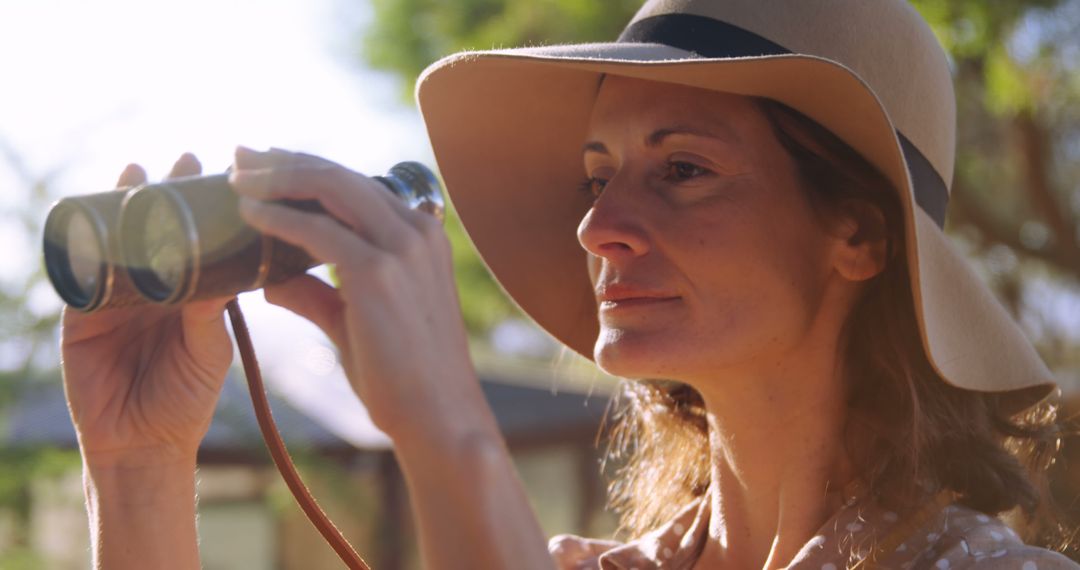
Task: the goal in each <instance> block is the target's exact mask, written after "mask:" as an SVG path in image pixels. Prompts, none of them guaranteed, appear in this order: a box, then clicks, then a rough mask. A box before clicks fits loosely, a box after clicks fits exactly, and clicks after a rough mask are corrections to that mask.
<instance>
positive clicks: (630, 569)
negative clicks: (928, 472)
mask: <svg viewBox="0 0 1080 570" xmlns="http://www.w3.org/2000/svg"><path fill="white" fill-rule="evenodd" d="M865 503H866V502H858V501H854V502H849V504H848V505H847V506H845V507H844V508H842V509H841V510H840V511H838V512H837V513H836V514H835V515H834V516H833V517H832V518H831V519H830V520H829V521H828V522H826V523H825V524H824V525H823V526H822V527H821V529H819V530H818V532H817V533H816V534H815V535H814V536H813V537H812V538H811V539H810V540H809V541H807V543H806V544H805V545H804V546H803V547H802V549H801V550H800V551H799V553H798V554H797V555H796V556H795V558H794V559H793V560H792V562H791V564H790V565H789V566H788V569H789V570H846V569H851V568H858V569H859V570H868V569H871V568H878V569H881V568H887V569H893V568H895V569H897V570H963V569H969V568H975V569H978V570H1066V569H1068V570H1080V565H1077V564H1076V563H1075V562H1072V561H1071V560H1069V559H1068V558H1065V557H1064V556H1062V555H1060V554H1058V553H1056V552H1051V551H1049V550H1044V549H1041V548H1036V547H1033V546H1027V545H1025V544H1024V543H1023V542H1021V540H1020V538H1019V537H1018V536H1017V535H1016V533H1015V532H1013V530H1012V529H1010V528H1009V527H1008V526H1006V525H1005V524H1004V523H1002V522H1001V521H1000V520H998V519H996V518H993V517H989V516H986V515H985V514H983V513H979V512H977V511H974V510H972V509H969V508H967V507H964V506H961V505H957V504H952V505H948V506H945V507H943V508H940V505H941V504H943V503H938V506H937V507H935V506H933V505H929V503H928V505H929V509H928V510H925V512H926V515H927V516H926V517H925V518H924V519H923V520H924V521H925V522H923V523H922V524H921V525H919V526H916V527H915V528H914V529H913V530H911V531H910V532H909V531H908V530H907V529H908V528H911V527H910V525H908V526H904V525H905V520H904V517H901V516H900V515H898V514H897V513H895V512H891V511H887V510H884V509H879V508H875V507H874V506H873V505H868V504H865ZM710 504H711V502H710V501H709V500H708V495H706V496H705V497H702V498H701V499H698V500H696V501H694V502H693V503H691V504H690V505H688V506H687V507H686V508H684V509H683V510H682V511H681V512H680V513H679V514H678V515H677V516H676V517H675V518H673V519H672V520H671V521H669V522H668V523H667V524H665V525H663V526H661V527H660V528H658V529H656V530H654V531H653V532H650V533H648V534H646V535H645V536H643V537H641V538H639V539H637V540H635V541H632V542H629V543H626V544H620V543H616V542H611V541H600V540H589V539H585V538H580V537H576V536H570V535H560V536H556V537H554V538H552V539H551V542H550V543H549V550H550V551H551V554H552V558H553V559H554V560H555V562H556V567H557V568H558V569H559V570H659V569H674V570H688V569H689V568H691V567H692V566H693V565H694V562H695V561H696V560H697V557H698V556H699V555H700V553H701V551H702V548H703V547H704V545H705V540H707V536H708V534H707V530H708V526H709V515H710V508H709V507H710ZM886 542H891V543H892V544H894V545H895V546H893V547H892V548H888V549H882V548H881V544H882V543H886ZM897 543H898V544H897Z"/></svg>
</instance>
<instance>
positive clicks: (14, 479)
mask: <svg viewBox="0 0 1080 570" xmlns="http://www.w3.org/2000/svg"><path fill="white" fill-rule="evenodd" d="M0 465H3V467H4V468H3V469H0V509H2V508H7V509H13V510H15V511H16V512H18V513H21V514H25V512H26V509H27V508H28V507H29V504H28V503H27V501H28V500H29V495H28V493H29V487H30V482H31V481H34V480H36V479H42V478H48V477H56V476H58V475H63V474H64V473H68V472H70V471H71V470H72V469H78V468H79V465H81V459H80V458H79V453H78V452H77V451H74V450H70V449H54V448H48V447H44V448H41V447H34V448H6V447H0Z"/></svg>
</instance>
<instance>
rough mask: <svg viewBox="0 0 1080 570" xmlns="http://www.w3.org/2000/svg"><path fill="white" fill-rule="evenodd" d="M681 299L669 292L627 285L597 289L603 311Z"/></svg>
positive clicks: (607, 285)
mask: <svg viewBox="0 0 1080 570" xmlns="http://www.w3.org/2000/svg"><path fill="white" fill-rule="evenodd" d="M676 299H679V296H678V295H673V294H671V293H670V292H667V291H661V290H656V289H648V288H645V287H638V286H634V285H630V284H626V283H605V284H601V285H599V286H598V287H597V288H596V300H597V302H599V303H600V307H601V308H603V309H614V308H622V307H625V308H629V307H640V306H649V305H655V304H659V303H666V302H669V301H674V300H676Z"/></svg>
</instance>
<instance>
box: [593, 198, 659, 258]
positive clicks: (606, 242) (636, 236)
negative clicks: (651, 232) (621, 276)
mask: <svg viewBox="0 0 1080 570" xmlns="http://www.w3.org/2000/svg"><path fill="white" fill-rule="evenodd" d="M612 190H614V188H612V183H611V182H609V183H608V187H607V188H606V189H605V190H604V192H603V193H602V194H601V195H600V197H599V198H597V199H596V201H595V202H594V203H593V206H592V208H590V209H589V211H588V212H587V213H586V214H585V217H583V218H582V219H581V223H580V224H579V225H578V230H577V236H578V242H579V243H580V244H581V247H583V248H585V251H587V252H589V253H591V254H592V255H593V256H596V257H598V258H603V259H606V260H608V261H609V262H613V263H618V262H621V261H626V260H629V259H633V258H635V257H640V256H642V255H645V254H646V253H648V251H649V249H650V244H649V239H648V233H647V231H646V229H645V226H644V221H645V220H644V218H643V216H642V212H640V211H639V209H638V208H636V207H635V202H634V199H633V196H630V195H628V194H627V193H624V192H617V191H616V192H613V191H612Z"/></svg>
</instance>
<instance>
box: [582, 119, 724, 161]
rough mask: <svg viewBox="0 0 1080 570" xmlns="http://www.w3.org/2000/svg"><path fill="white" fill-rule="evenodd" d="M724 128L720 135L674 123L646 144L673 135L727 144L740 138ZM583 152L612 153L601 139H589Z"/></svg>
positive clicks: (647, 138)
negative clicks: (701, 138) (690, 136)
mask: <svg viewBox="0 0 1080 570" xmlns="http://www.w3.org/2000/svg"><path fill="white" fill-rule="evenodd" d="M722 130H723V131H725V132H724V133H723V135H720V134H717V133H715V132H713V131H710V130H706V129H703V128H701V127H696V126H693V125H674V126H671V127H665V128H662V129H657V130H655V131H653V132H652V133H650V134H649V136H647V137H645V146H647V147H649V148H656V147H658V146H660V144H661V143H663V142H664V139H666V138H667V137H669V136H672V135H692V136H696V137H703V138H708V139H714V140H718V141H720V142H723V143H725V144H733V143H734V142H735V141H736V140H738V138H737V137H735V136H734V133H732V132H730V131H729V130H728V129H722ZM581 152H582V153H586V152H599V153H602V154H611V153H610V152H608V149H607V147H606V146H604V143H602V142H600V141H589V142H587V143H585V145H584V146H583V147H582V148H581Z"/></svg>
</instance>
